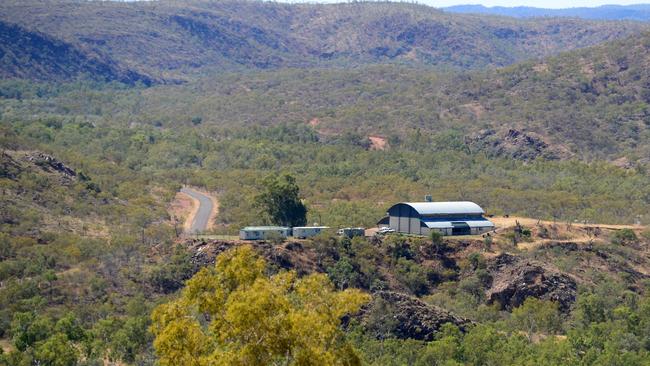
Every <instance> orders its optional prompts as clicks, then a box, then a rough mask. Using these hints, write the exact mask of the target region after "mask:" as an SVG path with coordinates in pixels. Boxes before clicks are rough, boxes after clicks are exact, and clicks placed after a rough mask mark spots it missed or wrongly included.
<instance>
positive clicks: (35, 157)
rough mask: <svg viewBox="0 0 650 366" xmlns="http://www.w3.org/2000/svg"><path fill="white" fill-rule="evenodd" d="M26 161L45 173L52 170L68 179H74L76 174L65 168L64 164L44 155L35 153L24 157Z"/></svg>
mask: <svg viewBox="0 0 650 366" xmlns="http://www.w3.org/2000/svg"><path fill="white" fill-rule="evenodd" d="M25 158H26V159H27V161H30V162H32V163H34V164H36V165H38V166H39V167H41V169H43V170H45V171H51V170H54V171H56V172H59V173H61V174H63V175H66V176H68V177H76V176H77V172H75V171H74V170H72V169H71V168H69V167H67V166H66V165H65V164H63V163H62V162H60V161H59V160H57V159H56V158H55V157H53V156H51V155H48V154H44V153H41V152H36V153H32V154H29V155H27V156H26V157H25Z"/></svg>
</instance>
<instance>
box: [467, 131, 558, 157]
mask: <svg viewBox="0 0 650 366" xmlns="http://www.w3.org/2000/svg"><path fill="white" fill-rule="evenodd" d="M465 144H466V145H468V146H469V147H470V148H472V149H477V150H481V151H484V152H485V153H487V154H488V155H492V156H506V157H511V158H514V159H519V160H533V159H536V158H538V157H543V158H545V159H551V160H557V159H566V158H569V157H570V156H571V153H570V152H569V151H568V150H567V149H566V148H564V147H562V146H556V145H550V144H548V143H547V142H546V141H544V139H543V138H542V137H541V136H539V135H537V134H535V133H532V132H522V131H519V130H516V129H509V130H507V131H505V132H497V131H495V130H493V129H485V130H481V131H479V132H478V133H476V134H474V135H471V136H468V137H466V138H465Z"/></svg>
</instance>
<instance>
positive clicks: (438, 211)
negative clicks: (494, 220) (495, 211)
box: [402, 201, 485, 215]
mask: <svg viewBox="0 0 650 366" xmlns="http://www.w3.org/2000/svg"><path fill="white" fill-rule="evenodd" d="M402 203H403V204H405V205H409V206H411V207H413V209H414V210H415V211H417V212H418V213H419V214H420V215H457V214H471V215H482V214H484V213H485V211H483V209H482V208H481V206H479V205H477V204H476V203H474V202H469V201H455V202H402Z"/></svg>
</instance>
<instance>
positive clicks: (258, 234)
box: [239, 226, 291, 240]
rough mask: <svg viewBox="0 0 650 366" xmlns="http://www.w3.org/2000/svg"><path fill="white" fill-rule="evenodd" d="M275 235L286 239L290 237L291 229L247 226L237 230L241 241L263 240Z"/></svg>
mask: <svg viewBox="0 0 650 366" xmlns="http://www.w3.org/2000/svg"><path fill="white" fill-rule="evenodd" d="M277 235H280V237H282V238H286V237H288V236H290V235H291V228H288V227H283V226H247V227H245V228H243V229H241V230H239V238H240V239H241V240H264V239H270V238H272V237H274V236H277Z"/></svg>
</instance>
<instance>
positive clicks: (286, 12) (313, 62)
mask: <svg viewBox="0 0 650 366" xmlns="http://www.w3.org/2000/svg"><path fill="white" fill-rule="evenodd" d="M352 15H353V16H352ZM0 22H3V24H5V26H4V27H0V38H1V39H2V40H3V42H2V44H1V45H0V77H2V78H12V77H16V78H28V79H34V80H41V81H47V80H53V81H60V80H73V79H75V78H77V77H78V76H79V75H91V76H93V77H95V78H96V79H99V80H120V81H123V82H127V83H130V84H133V83H138V82H142V83H145V84H151V83H159V82H162V83H166V82H170V83H171V82H177V81H182V80H188V79H191V78H193V77H196V76H197V75H201V74H203V73H205V72H206V70H207V71H211V70H216V71H220V72H221V71H241V70H273V69H280V68H284V67H292V68H310V67H328V66H334V67H341V66H345V67H350V66H360V65H369V64H385V63H394V64H408V65H416V66H426V67H434V68H437V69H439V70H448V69H455V70H467V69H482V68H494V67H501V66H508V65H512V64H514V63H517V62H520V61H524V60H530V59H535V58H541V57H547V56H551V55H555V54H558V53H559V52H563V51H568V50H572V49H577V48H583V47H589V46H593V45H596V44H600V43H602V42H606V41H611V40H615V39H621V38H624V37H627V36H630V35H633V34H638V33H640V32H643V31H647V30H650V24H648V23H641V22H627V21H626V22H619V21H591V20H582V19H567V18H552V19H551V18H548V19H545V18H544V19H536V20H533V21H531V20H520V19H512V18H506V17H494V16H482V15H468V14H451V13H445V12H444V11H441V10H439V9H435V8H432V7H429V6H424V5H417V4H407V3H396V2H382V3H378V2H377V3H375V2H355V3H340V4H284V3H279V2H278V3H276V2H261V1H259V2H258V1H238V0H237V1H205V0H174V1H171V0H161V1H157V2H155V3H151V2H140V1H138V2H116V1H80V2H76V1H69V0H66V1H62V0H49V1H47V2H45V1H29V0H27V1H21V2H15V1H4V2H2V1H0Z"/></svg>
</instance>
